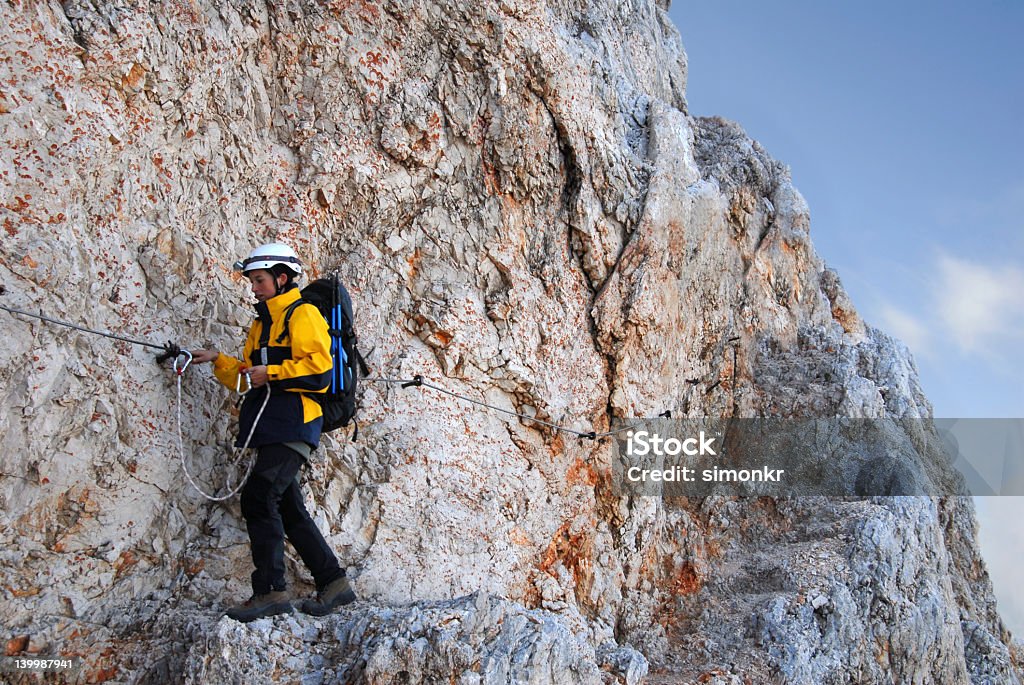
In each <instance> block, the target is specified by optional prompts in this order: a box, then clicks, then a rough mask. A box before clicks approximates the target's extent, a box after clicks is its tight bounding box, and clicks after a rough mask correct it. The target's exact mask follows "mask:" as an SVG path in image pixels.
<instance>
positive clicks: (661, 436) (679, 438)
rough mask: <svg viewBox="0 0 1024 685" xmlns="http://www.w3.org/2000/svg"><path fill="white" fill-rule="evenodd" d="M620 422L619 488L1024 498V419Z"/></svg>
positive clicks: (667, 492)
mask: <svg viewBox="0 0 1024 685" xmlns="http://www.w3.org/2000/svg"><path fill="white" fill-rule="evenodd" d="M617 428H622V430H621V431H620V432H619V433H617V439H616V458H615V461H614V468H613V472H614V473H613V487H614V490H615V491H616V492H617V493H618V494H631V495H640V496H656V495H664V496H696V497H704V496H708V495H713V494H723V495H747V496H773V497H789V496H799V495H838V496H876V495H935V496H943V495H1024V419H850V418H828V419H777V418H770V419H764V418H762V419H714V420H711V419H709V420H696V419H684V420H677V419H650V420H633V421H629V422H623V423H622V424H620V425H619V426H617Z"/></svg>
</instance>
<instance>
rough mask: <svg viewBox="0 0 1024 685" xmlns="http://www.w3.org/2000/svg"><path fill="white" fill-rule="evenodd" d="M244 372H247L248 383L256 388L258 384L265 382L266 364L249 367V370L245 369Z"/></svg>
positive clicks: (264, 383) (261, 384)
mask: <svg viewBox="0 0 1024 685" xmlns="http://www.w3.org/2000/svg"><path fill="white" fill-rule="evenodd" d="M246 373H247V374H249V385H251V386H252V387H254V388H258V387H260V386H263V385H266V384H267V367H266V366H263V365H260V366H253V367H250V368H249V370H248V371H246Z"/></svg>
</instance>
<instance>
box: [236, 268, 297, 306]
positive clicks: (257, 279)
mask: <svg viewBox="0 0 1024 685" xmlns="http://www.w3.org/2000/svg"><path fill="white" fill-rule="evenodd" d="M245 275H246V276H248V277H249V283H251V284H252V294H253V295H255V296H256V299H257V300H259V301H260V302H264V301H266V300H269V299H270V298H272V297H274V296H275V295H277V287H278V285H279V284H278V283H277V282H276V281H275V280H274V274H272V273H270V272H269V271H267V270H266V269H255V270H253V271H250V272H248V273H246V274H245ZM278 278H279V279H280V280H282V281H286V280H288V279H287V277H286V276H284V275H281V276H278ZM280 285H284V284H283V283H281V284H280Z"/></svg>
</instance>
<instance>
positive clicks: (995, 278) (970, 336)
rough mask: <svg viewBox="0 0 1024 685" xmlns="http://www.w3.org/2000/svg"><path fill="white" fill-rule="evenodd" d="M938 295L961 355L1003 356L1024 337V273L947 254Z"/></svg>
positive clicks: (935, 294) (938, 304) (939, 269)
mask: <svg viewBox="0 0 1024 685" xmlns="http://www.w3.org/2000/svg"><path fill="white" fill-rule="evenodd" d="M937 261H938V263H937V273H936V276H937V280H936V282H935V289H934V290H933V297H934V298H935V306H936V309H937V312H938V315H939V317H940V318H941V321H942V323H943V324H944V328H945V332H946V334H948V335H950V336H951V337H952V339H953V341H954V342H955V343H956V344H957V346H958V347H959V348H960V350H961V352H971V353H984V354H990V355H996V356H1001V355H999V352H1000V350H1001V349H1005V347H1006V344H1007V343H1008V342H1010V341H1014V342H1015V343H1016V341H1019V340H1020V339H1022V338H1024V270H1022V269H1021V268H1019V267H1017V266H1010V265H1001V266H997V265H986V264H979V263H977V262H970V261H967V260H966V259H960V258H958V257H951V256H949V255H946V254H941V255H939V257H938V260H937Z"/></svg>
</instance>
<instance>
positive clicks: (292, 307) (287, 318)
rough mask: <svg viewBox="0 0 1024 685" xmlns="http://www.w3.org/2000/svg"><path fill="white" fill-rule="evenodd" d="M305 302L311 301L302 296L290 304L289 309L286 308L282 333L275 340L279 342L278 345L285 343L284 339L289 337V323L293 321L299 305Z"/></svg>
mask: <svg viewBox="0 0 1024 685" xmlns="http://www.w3.org/2000/svg"><path fill="white" fill-rule="evenodd" d="M303 304H309V303H308V302H306V301H305V300H303V299H302V298H299V299H297V300H295V301H294V302H292V303H291V304H290V305H288V309H286V310H284V326H283V327H282V328H281V335H279V336H277V339H276V340H274V342H275V343H277V344H278V345H280V344H281V343H283V342H284V339H285V338H287V337H288V325H289V324H290V323H291V320H292V314H294V313H295V310H296V309H298V308H299V305H303Z"/></svg>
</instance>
